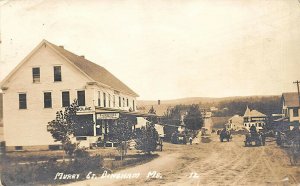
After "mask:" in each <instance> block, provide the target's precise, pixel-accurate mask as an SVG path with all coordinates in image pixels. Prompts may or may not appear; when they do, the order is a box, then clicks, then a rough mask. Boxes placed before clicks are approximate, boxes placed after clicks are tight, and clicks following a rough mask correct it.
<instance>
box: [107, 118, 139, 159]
mask: <svg viewBox="0 0 300 186" xmlns="http://www.w3.org/2000/svg"><path fill="white" fill-rule="evenodd" d="M133 125H134V123H133V122H132V121H131V120H130V119H129V118H127V117H125V116H120V118H119V119H118V120H117V121H116V122H115V123H112V124H111V125H110V126H109V127H110V128H109V131H110V132H109V139H110V140H111V141H113V142H116V143H118V144H119V145H118V148H117V150H118V151H119V153H120V155H121V159H123V157H124V156H125V155H126V153H127V141H128V140H130V139H132V138H133V136H134V132H133V131H132V126H133Z"/></svg>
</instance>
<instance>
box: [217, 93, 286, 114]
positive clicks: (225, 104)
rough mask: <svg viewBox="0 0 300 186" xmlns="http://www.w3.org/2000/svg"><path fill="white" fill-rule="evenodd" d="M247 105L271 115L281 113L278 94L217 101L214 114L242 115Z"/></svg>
mask: <svg viewBox="0 0 300 186" xmlns="http://www.w3.org/2000/svg"><path fill="white" fill-rule="evenodd" d="M247 106H248V107H249V108H250V109H255V110H257V111H259V112H262V113H264V114H266V115H267V116H271V115H272V114H278V113H281V104H280V97H279V96H270V97H249V98H238V99H234V100H226V101H221V102H219V103H217V105H216V107H217V108H219V110H218V111H217V112H215V113H214V116H233V115H235V114H238V115H244V113H245V110H246V108H247Z"/></svg>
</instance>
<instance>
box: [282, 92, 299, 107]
mask: <svg viewBox="0 0 300 186" xmlns="http://www.w3.org/2000/svg"><path fill="white" fill-rule="evenodd" d="M281 99H282V100H284V104H285V105H286V106H287V107H299V97H298V93H297V92H286V93H283V94H282V97H281Z"/></svg>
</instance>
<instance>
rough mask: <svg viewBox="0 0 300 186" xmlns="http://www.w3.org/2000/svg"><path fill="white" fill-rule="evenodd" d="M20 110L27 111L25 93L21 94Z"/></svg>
mask: <svg viewBox="0 0 300 186" xmlns="http://www.w3.org/2000/svg"><path fill="white" fill-rule="evenodd" d="M19 109H27V98H26V94H25V93H21V94H19Z"/></svg>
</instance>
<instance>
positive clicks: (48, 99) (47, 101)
mask: <svg viewBox="0 0 300 186" xmlns="http://www.w3.org/2000/svg"><path fill="white" fill-rule="evenodd" d="M44 108H52V96H51V92H44Z"/></svg>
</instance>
